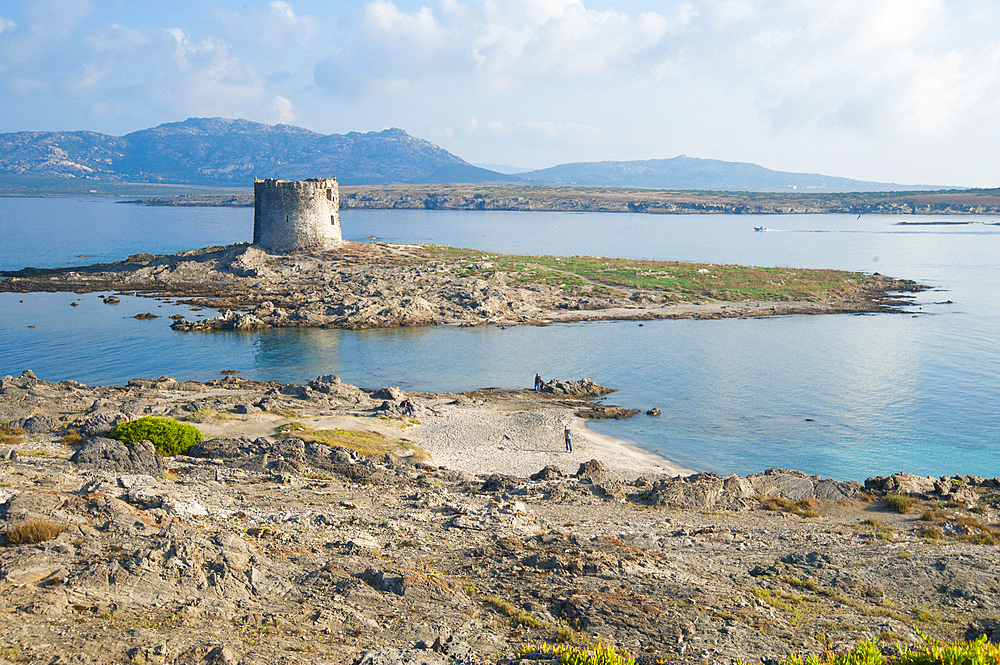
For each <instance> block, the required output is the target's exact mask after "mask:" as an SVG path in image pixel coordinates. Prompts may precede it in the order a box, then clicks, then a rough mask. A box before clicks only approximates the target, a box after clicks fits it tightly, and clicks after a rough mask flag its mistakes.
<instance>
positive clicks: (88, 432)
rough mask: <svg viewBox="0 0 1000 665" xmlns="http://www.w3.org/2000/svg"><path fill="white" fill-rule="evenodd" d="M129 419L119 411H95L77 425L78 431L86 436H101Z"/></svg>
mask: <svg viewBox="0 0 1000 665" xmlns="http://www.w3.org/2000/svg"><path fill="white" fill-rule="evenodd" d="M128 419H129V418H128V416H127V415H125V414H124V413H121V412H119V411H95V412H94V413H91V414H90V415H89V416H87V417H86V418H84V420H83V421H81V422H79V423H77V425H76V430H77V431H78V432H79V433H80V434H82V435H84V436H101V435H102V434H107V433H108V432H110V431H111V430H113V429H114V428H115V426H117V425H119V424H121V423H124V422H127V421H128Z"/></svg>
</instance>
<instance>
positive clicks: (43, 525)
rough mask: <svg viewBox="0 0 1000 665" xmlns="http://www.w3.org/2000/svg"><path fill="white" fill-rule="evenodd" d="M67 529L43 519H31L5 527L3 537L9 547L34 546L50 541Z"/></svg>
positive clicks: (63, 525)
mask: <svg viewBox="0 0 1000 665" xmlns="http://www.w3.org/2000/svg"><path fill="white" fill-rule="evenodd" d="M67 528H69V527H68V526H67V525H65V524H62V523H60V522H53V521H52V520H50V519H46V518H44V517H32V518H29V519H26V520H23V521H21V522H17V523H16V524H11V525H10V526H8V527H7V530H6V531H5V532H4V535H5V536H7V542H8V543H10V544H11V545H34V544H35V543H44V542H46V541H48V540H52V539H53V538H55V537H56V536H58V535H59V534H60V533H62V532H63V531H65V530H66V529H67Z"/></svg>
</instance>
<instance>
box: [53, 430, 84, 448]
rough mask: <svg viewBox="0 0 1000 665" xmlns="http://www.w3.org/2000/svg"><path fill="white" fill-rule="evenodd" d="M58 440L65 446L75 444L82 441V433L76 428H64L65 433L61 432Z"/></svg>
mask: <svg viewBox="0 0 1000 665" xmlns="http://www.w3.org/2000/svg"><path fill="white" fill-rule="evenodd" d="M59 441H60V443H64V444H66V445H67V446H75V445H76V444H78V443H80V442H81V441H83V435H82V434H80V432H79V431H78V430H76V429H74V428H70V429H68V430H66V433H65V434H63V437H62V438H61V439H59Z"/></svg>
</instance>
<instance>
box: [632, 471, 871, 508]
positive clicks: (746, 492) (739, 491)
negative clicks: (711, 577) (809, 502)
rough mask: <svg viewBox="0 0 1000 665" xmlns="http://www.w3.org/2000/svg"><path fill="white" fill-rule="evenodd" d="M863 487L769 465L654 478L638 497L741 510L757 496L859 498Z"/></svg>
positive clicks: (677, 504) (684, 505)
mask: <svg viewBox="0 0 1000 665" xmlns="http://www.w3.org/2000/svg"><path fill="white" fill-rule="evenodd" d="M863 491H864V487H863V486H862V485H861V484H860V483H856V482H852V481H846V482H842V481H836V480H831V479H828V478H827V479H823V478H820V477H819V476H811V475H808V474H805V473H802V472H801V471H789V470H785V469H768V470H767V471H765V472H763V473H755V474H753V475H750V476H746V477H741V476H726V477H724V478H720V477H719V476H717V475H715V474H714V473H698V474H694V475H691V476H684V477H681V476H678V477H676V478H664V479H660V480H657V481H656V482H655V483H654V484H653V485H652V487H651V488H650V489H648V490H645V491H643V492H642V493H641V494H640V495H638V500H640V501H641V502H643V503H646V504H648V505H652V506H672V507H676V508H693V509H722V510H743V509H746V508H749V507H755V506H757V505H758V504H759V501H758V498H761V497H763V498H766V497H781V498H783V499H788V500H790V501H801V500H803V499H821V500H825V501H843V500H851V499H859V498H860V497H861V494H862V492H863Z"/></svg>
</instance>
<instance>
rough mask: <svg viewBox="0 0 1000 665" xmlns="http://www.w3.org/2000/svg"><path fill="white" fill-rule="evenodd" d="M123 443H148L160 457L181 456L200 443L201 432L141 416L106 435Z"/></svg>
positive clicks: (179, 424) (182, 424) (171, 422)
mask: <svg viewBox="0 0 1000 665" xmlns="http://www.w3.org/2000/svg"><path fill="white" fill-rule="evenodd" d="M108 436H110V437H111V438H112V439H118V440H119V441H121V442H123V443H137V442H139V441H149V442H150V443H152V444H153V447H154V448H156V452H157V453H159V454H160V455H164V456H170V455H182V454H184V453H186V452H187V451H188V449H189V448H191V446H193V445H195V444H196V443H201V439H202V436H201V431H200V430H199V429H198V428H197V427H194V426H193V425H185V424H184V423H179V422H177V421H176V420H171V419H169V418H157V417H155V416H143V417H142V418H139V419H138V420H130V421H129V422H127V423H121V424H120V425H118V426H117V427H115V428H114V429H113V430H111V433H110V434H109V435H108Z"/></svg>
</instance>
